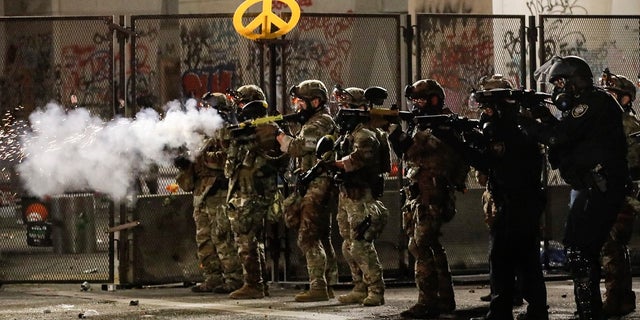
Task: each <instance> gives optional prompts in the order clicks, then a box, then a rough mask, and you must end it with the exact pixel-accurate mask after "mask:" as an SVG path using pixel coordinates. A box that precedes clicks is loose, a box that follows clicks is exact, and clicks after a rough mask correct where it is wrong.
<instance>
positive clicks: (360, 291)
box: [338, 282, 367, 304]
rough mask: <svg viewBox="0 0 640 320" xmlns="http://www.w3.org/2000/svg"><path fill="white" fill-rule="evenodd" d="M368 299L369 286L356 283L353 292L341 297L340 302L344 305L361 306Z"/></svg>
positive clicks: (339, 297)
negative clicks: (355, 304)
mask: <svg viewBox="0 0 640 320" xmlns="http://www.w3.org/2000/svg"><path fill="white" fill-rule="evenodd" d="M366 297H367V286H366V285H365V284H364V283H362V282H360V283H356V284H355V285H354V286H353V289H352V290H351V292H349V293H347V294H342V295H339V296H338V301H340V303H344V304H353V303H358V304H360V303H362V301H363V300H364V298H366Z"/></svg>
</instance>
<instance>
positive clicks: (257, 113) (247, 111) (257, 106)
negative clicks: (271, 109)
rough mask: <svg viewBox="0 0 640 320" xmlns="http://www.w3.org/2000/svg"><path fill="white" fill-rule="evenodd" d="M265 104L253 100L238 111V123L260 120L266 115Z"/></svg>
mask: <svg viewBox="0 0 640 320" xmlns="http://www.w3.org/2000/svg"><path fill="white" fill-rule="evenodd" d="M267 107H268V105H267V102H266V101H264V100H253V101H251V102H249V103H247V104H246V105H244V107H243V108H242V110H240V113H239V114H238V121H240V122H242V121H247V120H252V119H257V118H261V117H264V116H266V115H267Z"/></svg>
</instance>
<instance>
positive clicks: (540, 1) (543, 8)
mask: <svg viewBox="0 0 640 320" xmlns="http://www.w3.org/2000/svg"><path fill="white" fill-rule="evenodd" d="M527 8H528V9H529V13H531V14H532V15H539V14H588V12H587V9H585V8H584V7H583V6H580V5H578V0H528V1H527Z"/></svg>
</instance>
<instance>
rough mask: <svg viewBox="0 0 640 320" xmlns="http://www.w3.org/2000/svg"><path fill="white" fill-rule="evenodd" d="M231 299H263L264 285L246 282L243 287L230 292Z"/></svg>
mask: <svg viewBox="0 0 640 320" xmlns="http://www.w3.org/2000/svg"><path fill="white" fill-rule="evenodd" d="M229 298H231V299H262V298H264V289H263V287H262V285H258V286H250V285H248V284H246V283H245V284H244V285H243V286H242V288H240V289H238V290H236V291H234V292H231V293H230V294H229Z"/></svg>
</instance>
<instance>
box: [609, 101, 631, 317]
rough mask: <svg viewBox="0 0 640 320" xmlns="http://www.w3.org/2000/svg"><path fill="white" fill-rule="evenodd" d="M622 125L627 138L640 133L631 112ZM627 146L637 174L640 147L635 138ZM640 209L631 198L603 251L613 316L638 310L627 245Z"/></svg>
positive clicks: (629, 157)
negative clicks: (636, 308) (632, 285)
mask: <svg viewBox="0 0 640 320" xmlns="http://www.w3.org/2000/svg"><path fill="white" fill-rule="evenodd" d="M622 123H623V126H624V129H625V133H626V134H627V137H628V136H629V134H631V133H633V132H637V131H640V122H638V120H637V119H636V118H635V117H634V116H633V115H631V114H629V113H626V114H624V115H623V118H622ZM627 144H628V145H629V149H628V154H627V161H628V163H629V168H630V172H631V173H633V172H637V171H638V170H639V169H640V145H639V144H638V143H637V142H635V141H634V139H633V138H627ZM632 178H633V179H634V180H638V179H639V178H640V177H638V176H636V177H633V174H632ZM636 192H637V190H636ZM639 210H640V202H638V199H637V198H636V197H635V196H627V197H626V202H625V204H624V205H623V207H622V210H621V211H620V212H619V213H618V216H617V217H616V221H615V223H614V224H613V227H612V228H611V232H610V233H609V237H608V238H607V240H606V242H605V243H604V246H603V248H602V269H603V272H604V282H605V289H606V291H605V293H604V304H603V310H605V312H606V313H608V314H611V315H615V314H626V313H629V312H631V311H633V310H634V309H635V305H636V295H635V293H634V292H633V289H632V287H631V263H630V261H629V248H628V247H627V245H628V244H629V241H630V240H631V234H632V233H633V220H634V219H635V215H636V214H637V213H638V211H639Z"/></svg>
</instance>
